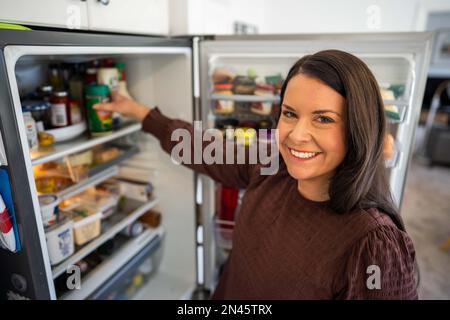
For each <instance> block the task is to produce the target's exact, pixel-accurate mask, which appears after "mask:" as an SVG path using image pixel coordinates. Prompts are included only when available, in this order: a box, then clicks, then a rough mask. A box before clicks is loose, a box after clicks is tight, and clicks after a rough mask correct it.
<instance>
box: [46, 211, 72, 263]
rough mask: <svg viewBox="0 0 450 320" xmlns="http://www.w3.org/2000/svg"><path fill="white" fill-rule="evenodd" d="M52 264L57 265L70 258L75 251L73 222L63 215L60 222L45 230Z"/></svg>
mask: <svg viewBox="0 0 450 320" xmlns="http://www.w3.org/2000/svg"><path fill="white" fill-rule="evenodd" d="M45 238H46V240H47V248H48V255H49V258H50V264H51V265H56V264H58V263H60V262H61V261H63V260H65V259H66V258H68V257H70V256H71V255H72V254H73V253H74V251H75V247H74V243H73V242H74V239H73V220H72V219H70V217H69V216H67V215H61V216H60V220H59V221H57V222H56V223H54V224H53V225H51V226H49V227H47V228H46V229H45Z"/></svg>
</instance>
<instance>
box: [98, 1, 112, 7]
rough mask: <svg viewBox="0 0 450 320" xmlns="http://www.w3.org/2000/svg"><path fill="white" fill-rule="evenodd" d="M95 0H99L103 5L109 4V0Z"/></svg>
mask: <svg viewBox="0 0 450 320" xmlns="http://www.w3.org/2000/svg"><path fill="white" fill-rule="evenodd" d="M97 2H100V3H101V4H102V5H104V6H107V5H108V4H109V0H97Z"/></svg>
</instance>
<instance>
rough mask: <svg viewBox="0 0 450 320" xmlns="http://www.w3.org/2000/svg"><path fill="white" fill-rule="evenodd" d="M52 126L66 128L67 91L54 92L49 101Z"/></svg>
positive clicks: (67, 114) (67, 116) (67, 115)
mask: <svg viewBox="0 0 450 320" xmlns="http://www.w3.org/2000/svg"><path fill="white" fill-rule="evenodd" d="M50 105H51V110H52V111H51V113H52V125H53V127H55V128H63V127H67V126H68V125H69V124H70V122H69V120H70V119H69V114H70V110H69V96H68V94H67V91H56V92H54V93H53V96H52V98H51V99H50Z"/></svg>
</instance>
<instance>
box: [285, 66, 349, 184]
mask: <svg viewBox="0 0 450 320" xmlns="http://www.w3.org/2000/svg"><path fill="white" fill-rule="evenodd" d="M344 105H345V99H344V98H343V97H342V96H341V95H340V94H339V93H338V92H336V91H334V90H333V89H332V88H331V87H329V86H327V85H326V84H325V83H323V82H321V81H320V80H317V79H316V78H313V77H310V76H307V75H303V74H299V75H296V76H294V77H293V78H291V80H290V81H289V83H288V85H287V88H286V91H285V94H284V100H283V104H282V106H281V115H280V119H279V121H278V130H279V148H280V153H281V155H282V157H283V159H284V161H285V163H286V166H287V169H288V172H289V174H290V175H291V176H292V177H293V178H295V179H297V180H301V181H305V180H310V179H311V180H315V179H319V180H320V181H322V179H323V181H328V180H329V179H330V178H331V177H332V176H333V173H334V171H335V169H336V167H337V166H339V164H340V163H341V162H342V161H343V159H344V157H345V153H346V146H345V123H344Z"/></svg>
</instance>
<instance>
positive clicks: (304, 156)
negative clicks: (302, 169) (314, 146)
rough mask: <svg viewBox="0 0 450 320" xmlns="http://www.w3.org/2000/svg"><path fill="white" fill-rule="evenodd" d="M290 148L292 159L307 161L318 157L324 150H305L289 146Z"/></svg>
mask: <svg viewBox="0 0 450 320" xmlns="http://www.w3.org/2000/svg"><path fill="white" fill-rule="evenodd" d="M287 148H288V150H289V153H290V154H291V156H292V159H294V160H295V161H300V162H305V161H308V162H309V161H310V160H313V159H317V157H319V156H320V155H321V154H322V153H323V152H319V151H305V150H298V149H294V148H290V147H287Z"/></svg>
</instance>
